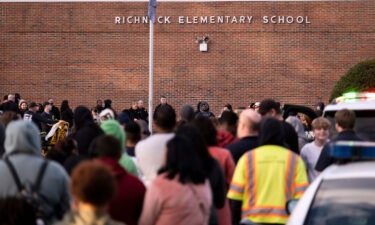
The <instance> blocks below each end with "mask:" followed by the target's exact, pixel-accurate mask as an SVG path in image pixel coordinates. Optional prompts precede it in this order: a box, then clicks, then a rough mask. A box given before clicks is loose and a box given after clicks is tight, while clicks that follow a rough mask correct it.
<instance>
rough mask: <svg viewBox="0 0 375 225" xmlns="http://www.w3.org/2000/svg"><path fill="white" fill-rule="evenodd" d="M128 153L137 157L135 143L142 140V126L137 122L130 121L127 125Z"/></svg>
mask: <svg viewBox="0 0 375 225" xmlns="http://www.w3.org/2000/svg"><path fill="white" fill-rule="evenodd" d="M125 134H126V153H128V155H129V156H130V157H135V145H136V144H137V143H138V142H139V141H140V140H141V127H140V126H139V124H138V123H136V122H129V123H128V124H127V125H126V126H125Z"/></svg>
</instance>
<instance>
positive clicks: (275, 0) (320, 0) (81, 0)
mask: <svg viewBox="0 0 375 225" xmlns="http://www.w3.org/2000/svg"><path fill="white" fill-rule="evenodd" d="M157 1H158V2H366V1H370V0H157ZM0 2H24V3H29V2H148V0H101V1H100V0H29V1H28V0H0Z"/></svg>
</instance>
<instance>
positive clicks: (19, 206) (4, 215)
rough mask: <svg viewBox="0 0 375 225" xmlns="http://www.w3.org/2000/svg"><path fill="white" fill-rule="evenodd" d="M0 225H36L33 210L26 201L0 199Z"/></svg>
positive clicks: (8, 198)
mask: <svg viewBox="0 0 375 225" xmlns="http://www.w3.org/2000/svg"><path fill="white" fill-rule="evenodd" d="M0 218H1V219H0V225H23V224H27V225H38V224H37V217H36V213H35V211H34V208H33V207H32V206H31V205H30V204H29V203H28V202H27V200H26V199H22V198H19V197H7V198H0Z"/></svg>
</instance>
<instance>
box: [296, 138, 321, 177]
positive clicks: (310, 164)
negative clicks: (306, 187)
mask: <svg viewBox="0 0 375 225" xmlns="http://www.w3.org/2000/svg"><path fill="white" fill-rule="evenodd" d="M323 147H324V145H323V146H320V147H319V146H317V145H316V144H315V141H313V142H311V143H308V144H306V145H305V146H303V148H302V149H301V157H302V159H303V161H304V162H305V165H306V169H307V174H308V176H309V181H310V183H311V182H312V181H313V180H314V179H315V178H316V177H317V176H318V174H319V172H318V171H316V170H315V165H316V163H317V161H318V159H319V156H320V153H321V152H322V149H323Z"/></svg>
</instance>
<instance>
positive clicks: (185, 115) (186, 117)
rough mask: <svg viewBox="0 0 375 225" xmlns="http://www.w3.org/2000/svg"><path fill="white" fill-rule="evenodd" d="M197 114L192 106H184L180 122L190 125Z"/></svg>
mask: <svg viewBox="0 0 375 225" xmlns="http://www.w3.org/2000/svg"><path fill="white" fill-rule="evenodd" d="M194 116H195V112H194V108H193V106H191V105H183V106H182V107H181V110H180V121H184V122H185V123H189V122H190V121H192V120H193V119H194Z"/></svg>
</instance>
